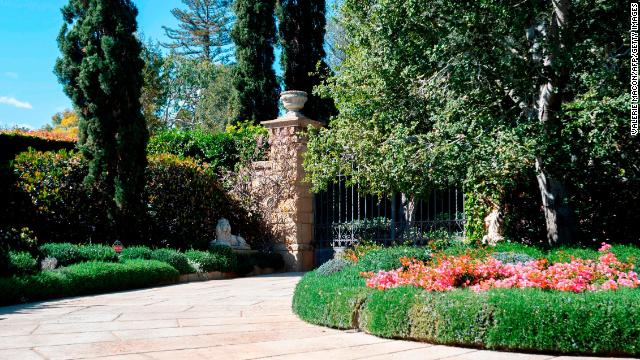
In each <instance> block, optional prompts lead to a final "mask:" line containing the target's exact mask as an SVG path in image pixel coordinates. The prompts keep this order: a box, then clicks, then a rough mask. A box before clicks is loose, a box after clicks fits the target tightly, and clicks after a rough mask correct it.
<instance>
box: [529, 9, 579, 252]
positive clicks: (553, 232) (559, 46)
mask: <svg viewBox="0 0 640 360" xmlns="http://www.w3.org/2000/svg"><path fill="white" fill-rule="evenodd" d="M552 4H553V16H552V19H551V23H550V24H549V27H548V32H547V36H548V39H549V41H548V44H549V45H548V46H549V47H548V49H546V50H547V51H546V57H545V59H544V67H545V72H546V73H547V81H546V83H545V84H543V85H542V86H541V87H540V96H539V99H538V120H539V121H540V123H541V124H542V125H543V130H544V131H545V134H546V136H548V138H549V139H551V138H553V137H556V136H558V129H559V128H560V125H561V124H560V123H559V121H560V120H559V119H558V116H557V113H558V112H559V111H560V110H561V108H562V93H563V90H564V88H565V86H566V84H567V82H568V78H569V69H568V67H567V60H568V59H565V62H564V64H562V66H557V64H556V63H557V60H558V58H559V57H561V56H566V55H567V54H568V44H569V38H570V11H571V0H553V1H552ZM553 151H554V149H551V152H553ZM536 178H537V180H538V187H539V188H540V195H541V198H542V205H543V211H544V217H545V221H546V226H547V241H548V242H549V244H550V245H558V244H566V243H570V242H572V241H573V240H574V236H575V232H576V231H575V219H574V216H573V210H572V209H571V208H570V206H569V204H568V202H567V188H566V186H565V185H564V184H563V183H562V182H561V181H560V180H559V179H556V178H554V177H553V176H551V175H550V173H549V171H548V169H547V168H546V166H545V163H544V161H543V159H542V157H541V156H538V157H537V158H536Z"/></svg>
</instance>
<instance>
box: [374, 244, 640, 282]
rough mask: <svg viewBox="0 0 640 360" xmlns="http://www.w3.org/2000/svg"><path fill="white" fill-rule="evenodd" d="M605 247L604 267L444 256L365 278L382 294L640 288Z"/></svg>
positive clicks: (579, 261)
mask: <svg viewBox="0 0 640 360" xmlns="http://www.w3.org/2000/svg"><path fill="white" fill-rule="evenodd" d="M610 250H611V245H608V244H604V243H603V244H602V247H601V248H600V250H599V251H600V252H601V254H602V255H601V256H600V257H599V259H598V261H597V262H595V261H593V260H583V259H576V258H573V259H572V260H571V262H569V263H554V264H551V265H549V263H548V261H547V260H546V259H539V260H532V261H528V262H526V263H521V262H518V263H515V264H513V263H503V262H502V261H500V260H497V259H495V258H493V257H486V258H482V259H473V258H472V257H471V256H469V255H461V256H446V255H445V256H441V257H440V258H438V259H437V260H436V263H435V264H433V265H432V264H429V263H428V262H425V261H420V260H415V259H412V258H407V257H404V258H401V259H400V260H401V263H402V265H403V267H402V268H399V269H395V270H390V271H384V270H382V271H379V272H378V273H372V272H369V273H363V276H365V277H366V278H367V282H366V284H367V286H368V287H372V288H377V289H380V290H383V289H389V288H395V287H399V286H407V285H411V286H416V287H420V288H423V289H425V290H427V291H448V290H453V289H455V288H464V287H470V288H471V289H473V291H476V292H479V291H486V290H488V289H490V288H521V289H522V288H539V289H549V290H560V291H573V292H583V291H587V290H589V291H595V290H610V289H617V288H619V287H629V288H636V287H638V285H640V280H638V274H637V273H636V272H634V271H632V270H631V269H632V268H633V264H625V263H622V262H620V261H619V260H618V259H617V257H616V255H615V254H613V253H611V252H610Z"/></svg>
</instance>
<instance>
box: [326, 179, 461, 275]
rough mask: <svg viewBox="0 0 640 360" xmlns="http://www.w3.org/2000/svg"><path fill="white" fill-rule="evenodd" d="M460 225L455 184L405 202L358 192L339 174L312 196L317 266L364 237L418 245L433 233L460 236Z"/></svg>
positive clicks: (395, 197)
mask: <svg viewBox="0 0 640 360" xmlns="http://www.w3.org/2000/svg"><path fill="white" fill-rule="evenodd" d="M464 224H465V216H464V196H463V193H462V191H460V190H459V189H457V188H449V189H444V190H435V191H433V192H432V193H431V194H430V195H429V196H428V197H427V198H424V199H413V201H410V199H408V198H407V197H406V196H403V195H402V194H393V195H391V196H381V197H378V196H373V195H365V194H361V193H360V192H359V191H358V188H357V186H347V185H346V178H344V177H340V178H339V181H338V182H336V183H335V184H333V185H332V186H330V187H329V188H328V189H327V190H326V191H323V192H321V193H319V194H316V195H315V199H314V245H315V249H316V250H315V253H316V265H319V264H322V263H324V262H325V261H327V260H329V259H331V257H332V256H333V254H334V253H335V252H337V251H342V250H343V249H345V248H346V247H349V246H351V245H353V244H355V243H358V242H360V241H363V240H367V241H373V242H376V243H379V244H383V245H392V244H407V243H410V244H414V245H423V244H426V243H427V241H428V240H429V239H430V238H432V237H433V236H434V235H435V234H436V233H437V232H445V231H446V232H447V233H450V234H455V235H463V234H464Z"/></svg>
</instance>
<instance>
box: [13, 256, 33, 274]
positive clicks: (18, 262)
mask: <svg viewBox="0 0 640 360" xmlns="http://www.w3.org/2000/svg"><path fill="white" fill-rule="evenodd" d="M37 271H38V260H37V259H36V258H34V257H33V256H32V255H31V254H30V253H28V252H26V251H19V252H16V251H11V252H9V273H10V274H19V275H25V274H33V273H35V272H37Z"/></svg>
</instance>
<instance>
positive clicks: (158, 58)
mask: <svg viewBox="0 0 640 360" xmlns="http://www.w3.org/2000/svg"><path fill="white" fill-rule="evenodd" d="M141 57H142V60H143V61H144V67H143V69H142V77H143V79H144V85H143V87H142V94H141V96H140V103H141V105H142V113H143V114H144V118H145V120H146V123H147V127H148V128H149V130H150V131H151V132H154V131H156V130H158V129H161V128H163V127H164V126H165V123H164V121H163V108H164V106H165V104H166V103H167V92H168V89H167V87H168V78H167V74H166V72H165V71H164V70H165V64H166V61H165V57H164V56H163V54H162V51H160V48H159V46H158V45H156V44H154V43H152V42H151V41H149V42H148V43H147V44H145V45H144V46H143V47H142V52H141Z"/></svg>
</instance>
